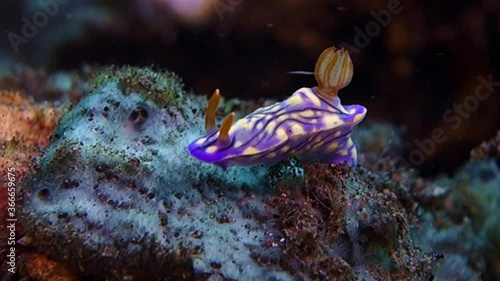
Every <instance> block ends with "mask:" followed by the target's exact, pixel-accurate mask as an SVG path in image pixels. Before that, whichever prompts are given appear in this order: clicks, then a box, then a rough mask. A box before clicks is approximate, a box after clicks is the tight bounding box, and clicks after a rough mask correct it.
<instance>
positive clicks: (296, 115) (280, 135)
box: [188, 47, 367, 169]
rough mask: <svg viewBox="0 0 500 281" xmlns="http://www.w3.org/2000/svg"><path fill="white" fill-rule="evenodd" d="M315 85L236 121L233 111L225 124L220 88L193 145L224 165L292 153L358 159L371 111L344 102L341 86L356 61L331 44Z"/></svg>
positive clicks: (265, 161)
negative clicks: (358, 129)
mask: <svg viewBox="0 0 500 281" xmlns="http://www.w3.org/2000/svg"><path fill="white" fill-rule="evenodd" d="M314 75H315V78H316V81H317V83H318V85H317V86H315V87H313V88H301V89H298V90H297V91H295V93H293V94H292V96H291V97H289V98H288V99H286V100H284V101H282V102H278V103H275V104H273V105H269V106H266V107H262V108H259V109H257V110H255V111H254V112H252V113H250V114H249V115H247V116H245V117H243V118H241V119H239V120H238V121H236V122H235V123H234V124H233V122H234V119H235V114H234V112H233V113H230V114H229V115H227V116H226V117H225V118H224V120H223V121H222V124H221V126H220V128H218V127H217V126H216V122H215V113H216V110H217V105H218V103H219V100H220V92H219V90H216V91H215V93H214V94H213V95H212V97H211V98H210V101H209V103H208V107H207V111H206V117H205V127H206V130H207V135H205V136H203V137H201V138H198V139H196V140H194V141H193V142H192V143H191V144H190V145H189V146H188V150H189V152H190V153H191V155H192V156H194V157H195V158H197V159H199V160H201V161H204V162H208V163H213V164H216V165H218V166H220V167H222V168H223V169H226V168H227V167H228V166H231V165H239V166H252V165H257V164H274V163H276V162H278V161H280V160H284V159H287V158H290V157H298V158H299V159H301V160H304V161H314V160H319V161H322V162H326V163H331V164H336V163H343V162H346V163H348V164H350V165H352V166H355V165H356V163H357V150H356V146H355V144H354V143H353V141H352V139H351V132H352V128H353V127H354V126H355V125H357V124H359V123H360V122H361V121H362V120H363V118H364V117H365V115H366V111H367V110H366V108H365V107H363V106H361V105H346V106H342V104H341V103H340V99H339V97H338V96H337V94H338V91H339V90H340V89H342V88H344V87H346V86H347V85H349V83H350V82H351V79H352V76H353V63H352V61H351V58H350V57H349V53H348V52H347V51H346V50H345V49H341V50H337V49H336V48H335V47H331V48H328V49H326V50H325V51H323V53H321V55H320V56H319V58H318V61H317V62H316V66H315V69H314Z"/></svg>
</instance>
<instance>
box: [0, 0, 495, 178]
mask: <svg viewBox="0 0 500 281" xmlns="http://www.w3.org/2000/svg"><path fill="white" fill-rule="evenodd" d="M54 1H55V0H54ZM42 2H43V1H42ZM49 2H50V1H49ZM60 2H61V3H60V5H59V10H58V12H57V13H55V14H54V16H50V17H49V18H48V21H47V23H46V24H44V25H41V26H40V27H39V28H38V31H37V32H36V34H35V35H34V36H33V37H32V38H29V40H27V41H28V42H26V43H22V44H19V45H18V46H17V48H18V50H17V52H16V50H15V49H16V47H14V46H13V44H12V33H15V34H17V35H19V36H22V30H23V26H24V25H25V23H24V21H23V18H26V19H28V20H29V21H31V22H33V20H34V16H35V14H36V13H37V12H39V11H40V9H41V8H40V7H41V6H40V4H39V3H38V1H27V0H26V1H20V0H19V1H17V0H8V1H2V2H1V4H0V27H1V30H2V31H3V33H2V34H0V61H1V63H0V65H1V64H2V63H3V64H4V65H9V64H11V63H12V62H20V63H23V64H25V65H27V66H32V67H42V68H44V69H47V71H49V72H57V71H71V70H75V69H81V68H82V67H83V66H85V65H90V66H101V65H107V64H118V65H121V64H131V65H139V66H143V65H151V64H154V65H155V66H157V67H159V68H166V69H170V70H173V71H175V72H177V73H178V74H179V75H180V76H181V77H182V78H183V79H184V81H185V84H186V88H187V89H192V90H193V91H194V92H195V93H197V94H201V95H208V94H210V93H212V91H213V89H214V88H220V89H221V92H222V94H223V95H224V96H225V97H230V98H241V99H257V98H270V99H282V98H285V97H287V96H289V95H290V94H291V93H293V92H294V91H295V90H296V89H298V88H300V87H304V86H308V87H310V86H313V85H314V84H315V81H314V77H313V76H312V75H297V74H291V73H289V72H290V71H313V70H314V64H315V62H316V59H317V56H318V55H319V54H320V53H321V51H322V50H324V49H325V48H327V47H329V46H332V45H335V46H351V47H350V50H351V56H352V58H353V61H354V67H355V74H354V79H353V81H352V82H351V85H350V86H349V87H347V88H346V89H344V90H342V91H341V94H340V97H341V98H342V100H343V103H345V104H351V103H359V104H363V105H364V106H366V107H367V108H368V116H367V119H366V120H365V122H375V121H379V120H387V121H389V122H392V123H394V124H396V125H397V126H400V127H401V128H403V129H404V132H405V134H404V139H405V141H406V144H407V147H406V152H405V157H406V158H408V159H411V157H412V154H411V153H412V152H414V151H416V150H418V151H421V152H422V151H423V150H425V149H427V150H429V153H426V155H425V157H424V158H425V159H424V161H425V162H424V163H423V164H420V163H419V164H418V165H415V166H417V168H419V169H421V171H422V173H423V174H424V175H433V174H437V173H439V172H449V173H450V172H453V171H454V169H455V168H456V167H458V166H460V165H461V164H462V163H463V162H464V161H465V159H467V158H468V156H469V151H470V149H471V148H472V147H474V146H477V145H478V144H480V143H481V141H483V140H486V139H488V138H491V137H493V136H494V135H495V134H496V130H498V129H499V128H500V126H499V118H500V114H499V109H500V98H499V91H500V87H497V91H496V92H491V94H490V95H489V96H488V97H487V98H485V99H484V100H478V99H476V100H475V101H477V104H475V101H474V98H473V97H472V96H474V95H475V89H476V87H478V85H479V84H480V80H478V77H479V76H481V77H484V78H485V79H487V78H488V76H490V75H491V77H492V80H493V81H500V70H499V66H500V54H499V51H500V36H499V35H500V2H498V1H495V0H485V1H455V0H449V1H417V0H413V1H409V0H401V1H306V0H302V1H284V0H283V1H278V0H276V1H264V0H254V1H250V0H238V1H237V0H232V1H230V0H216V1H213V2H211V3H210V4H209V5H208V6H207V7H205V8H200V6H199V3H198V2H199V1H185V2H184V3H191V4H184V5H181V6H183V7H184V8H185V10H184V12H179V11H178V10H176V8H175V7H177V6H176V3H177V4H178V2H179V1H169V0H164V1H149V0H148V1H144V0H142V1H141V0H135V1H134V0H127V1H78V0H64V1H60ZM181 2H182V1H181ZM44 3H45V2H44ZM179 3H180V2H179ZM391 9H392V11H396V13H391V12H389V14H390V19H389V18H387V17H385V18H384V15H387V13H388V11H390V10H391ZM186 11H190V13H194V14H197V12H196V11H198V12H199V13H198V14H197V15H196V16H191V15H190V14H189V12H186ZM377 16H379V17H381V18H382V20H384V19H385V23H387V24H384V22H380V19H379V21H377V18H376V17H377ZM41 19H42V20H43V18H41ZM384 25H385V26H384ZM360 33H363V34H365V35H360ZM367 33H369V34H370V33H371V34H372V35H373V36H370V35H366V34H367ZM9 34H11V35H10V36H11V37H9ZM363 36H366V37H365V38H364V39H363V38H361V37H363ZM42 99H43V97H42ZM467 102H470V104H468V105H467V104H465V103H467ZM455 105H458V106H460V105H463V106H468V108H469V109H473V110H469V111H466V112H465V113H464V114H463V115H462V113H459V112H458V111H456V110H457V109H456V108H455V107H454V106H455ZM450 110H451V112H449V111H450ZM436 129H437V130H438V131H436ZM433 132H434V133H435V134H437V133H439V136H438V137H437V138H438V139H445V140H444V141H442V142H441V143H437V142H433V144H432V145H431V144H429V142H428V140H430V139H431V138H432V136H433ZM426 140H427V142H426ZM419 142H420V143H424V148H422V147H419V146H418V145H417V143H419ZM425 145H427V146H425ZM425 147H427V148H425ZM424 152H425V151H424ZM413 156H415V155H413Z"/></svg>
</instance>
